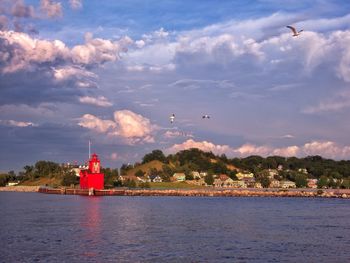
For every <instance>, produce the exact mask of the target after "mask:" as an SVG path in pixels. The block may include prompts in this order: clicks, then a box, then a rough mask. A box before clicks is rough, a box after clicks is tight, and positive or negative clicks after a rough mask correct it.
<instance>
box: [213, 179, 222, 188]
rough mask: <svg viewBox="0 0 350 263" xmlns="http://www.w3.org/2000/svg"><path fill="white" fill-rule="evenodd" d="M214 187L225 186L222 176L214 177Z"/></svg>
mask: <svg viewBox="0 0 350 263" xmlns="http://www.w3.org/2000/svg"><path fill="white" fill-rule="evenodd" d="M213 186H214V187H223V186H224V182H223V181H221V180H220V178H217V179H214V183H213Z"/></svg>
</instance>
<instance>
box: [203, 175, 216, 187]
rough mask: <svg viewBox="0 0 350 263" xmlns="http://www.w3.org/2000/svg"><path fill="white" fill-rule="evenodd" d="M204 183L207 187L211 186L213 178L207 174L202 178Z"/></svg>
mask: <svg viewBox="0 0 350 263" xmlns="http://www.w3.org/2000/svg"><path fill="white" fill-rule="evenodd" d="M204 181H205V183H206V184H207V185H213V183H214V177H213V176H212V175H211V174H208V175H207V176H205V177H204Z"/></svg>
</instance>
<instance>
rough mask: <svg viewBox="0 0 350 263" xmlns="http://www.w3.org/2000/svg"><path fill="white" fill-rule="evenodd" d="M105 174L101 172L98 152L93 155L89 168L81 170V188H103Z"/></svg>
mask: <svg viewBox="0 0 350 263" xmlns="http://www.w3.org/2000/svg"><path fill="white" fill-rule="evenodd" d="M103 185H104V174H103V173H101V163H100V160H99V159H98V156H97V154H96V153H94V154H92V155H91V158H90V160H89V168H88V169H85V170H80V188H81V189H90V188H94V189H97V190H101V189H103Z"/></svg>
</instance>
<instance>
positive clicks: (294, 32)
mask: <svg viewBox="0 0 350 263" xmlns="http://www.w3.org/2000/svg"><path fill="white" fill-rule="evenodd" d="M286 27H287V28H289V29H290V30H292V32H293V37H297V36H299V35H300V33H301V32H303V31H304V30H299V31H297V30H296V29H295V27H293V26H286Z"/></svg>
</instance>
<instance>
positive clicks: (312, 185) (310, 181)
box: [307, 179, 317, 189]
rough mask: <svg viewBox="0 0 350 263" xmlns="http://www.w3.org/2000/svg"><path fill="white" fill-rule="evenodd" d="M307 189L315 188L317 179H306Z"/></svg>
mask: <svg viewBox="0 0 350 263" xmlns="http://www.w3.org/2000/svg"><path fill="white" fill-rule="evenodd" d="M307 187H308V188H314V189H315V188H317V179H307Z"/></svg>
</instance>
